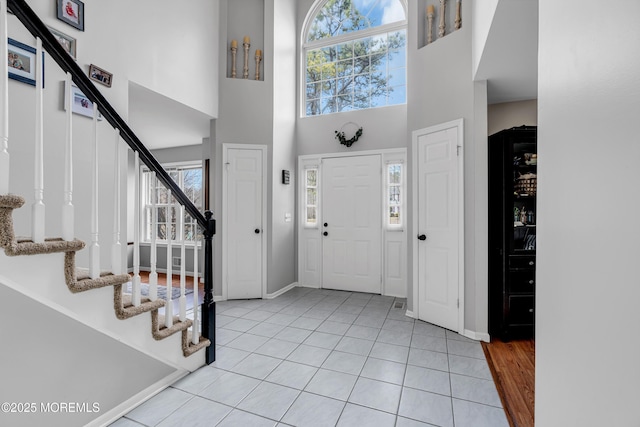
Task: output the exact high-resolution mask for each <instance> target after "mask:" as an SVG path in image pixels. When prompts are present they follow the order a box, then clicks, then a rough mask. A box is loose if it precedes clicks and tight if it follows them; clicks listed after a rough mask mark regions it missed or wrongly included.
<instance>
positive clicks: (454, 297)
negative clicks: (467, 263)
mask: <svg viewBox="0 0 640 427" xmlns="http://www.w3.org/2000/svg"><path fill="white" fill-rule="evenodd" d="M459 135H462V132H461V123H460V127H458V126H451V127H448V128H444V129H441V130H436V131H429V130H427V132H425V133H422V134H418V135H414V149H415V152H414V153H415V155H416V156H417V183H416V184H417V185H416V187H417V205H418V211H417V236H415V237H414V238H417V254H418V255H417V279H418V318H419V319H421V320H424V321H427V322H430V323H433V324H436V325H439V326H442V327H445V328H447V329H451V330H454V331H460V330H461V328H462V326H463V325H461V321H460V319H461V317H460V310H462V309H461V308H460V299H461V297H462V295H461V294H463V293H464V292H460V289H461V284H462V283H463V277H462V276H463V275H464V273H463V271H464V270H463V268H462V267H463V265H462V261H463V259H462V255H461V254H462V251H461V248H462V243H461V242H462V237H463V229H462V227H463V222H462V212H463V210H462V197H461V195H462V184H463V183H462V179H461V169H462V162H461V159H462V151H461V148H462V145H461V144H462V141H461V137H460V136H459Z"/></svg>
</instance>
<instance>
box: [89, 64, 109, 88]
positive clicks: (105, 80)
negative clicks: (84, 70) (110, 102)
mask: <svg viewBox="0 0 640 427" xmlns="http://www.w3.org/2000/svg"><path fill="white" fill-rule="evenodd" d="M89 78H90V79H91V80H93V81H94V82H98V83H100V84H102V85H105V86H106V87H111V81H112V80H113V74H111V73H110V72H108V71H105V70H103V69H102V68H100V67H96V66H95V65H93V64H91V65H89Z"/></svg>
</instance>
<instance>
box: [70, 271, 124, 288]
mask: <svg viewBox="0 0 640 427" xmlns="http://www.w3.org/2000/svg"><path fill="white" fill-rule="evenodd" d="M129 280H131V276H129V275H128V274H112V273H110V272H108V271H107V272H102V273H100V277H99V278H97V279H91V278H90V277H86V278H81V279H79V280H77V281H76V282H75V283H73V284H68V286H69V290H71V292H73V293H77V292H83V291H88V290H90V289H98V288H104V287H105V286H114V285H122V284H123V283H127V282H128V281H129Z"/></svg>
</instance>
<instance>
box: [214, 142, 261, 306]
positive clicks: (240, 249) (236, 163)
mask: <svg viewBox="0 0 640 427" xmlns="http://www.w3.org/2000/svg"><path fill="white" fill-rule="evenodd" d="M225 154H226V156H225V158H224V163H225V174H226V194H225V199H226V208H225V216H224V220H225V221H224V223H225V224H226V234H225V236H226V239H225V241H226V245H225V246H226V251H225V254H224V256H226V272H225V273H226V288H227V298H228V299H244V298H262V296H263V295H262V287H263V286H262V284H263V267H264V266H263V262H264V260H263V258H264V257H263V239H264V238H265V237H264V230H263V211H264V206H263V203H264V200H263V197H264V196H263V179H264V177H263V162H264V155H265V153H264V151H263V150H262V149H252V148H246V149H245V148H228V149H226V150H225Z"/></svg>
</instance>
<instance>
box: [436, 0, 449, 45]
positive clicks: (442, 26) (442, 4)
mask: <svg viewBox="0 0 640 427" xmlns="http://www.w3.org/2000/svg"><path fill="white" fill-rule="evenodd" d="M446 7H447V0H440V25H439V26H438V38H442V37H444V32H445V23H444V22H445V19H444V17H445V14H446V13H445V9H446Z"/></svg>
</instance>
